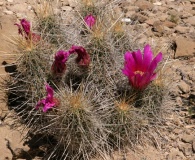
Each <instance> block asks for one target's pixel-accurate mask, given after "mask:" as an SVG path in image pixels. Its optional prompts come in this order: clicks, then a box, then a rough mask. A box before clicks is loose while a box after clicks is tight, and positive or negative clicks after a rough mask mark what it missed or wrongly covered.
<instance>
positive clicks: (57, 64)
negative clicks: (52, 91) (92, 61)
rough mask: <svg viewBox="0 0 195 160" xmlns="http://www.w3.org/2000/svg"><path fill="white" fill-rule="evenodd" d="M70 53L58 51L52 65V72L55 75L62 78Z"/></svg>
mask: <svg viewBox="0 0 195 160" xmlns="http://www.w3.org/2000/svg"><path fill="white" fill-rule="evenodd" d="M69 55H70V53H69V52H65V51H63V50H60V51H58V52H57V53H56V54H55V60H54V62H53V64H52V67H51V70H52V72H53V74H54V75H56V76H62V75H63V74H64V72H65V70H66V64H65V63H66V61H67V60H68V57H69Z"/></svg>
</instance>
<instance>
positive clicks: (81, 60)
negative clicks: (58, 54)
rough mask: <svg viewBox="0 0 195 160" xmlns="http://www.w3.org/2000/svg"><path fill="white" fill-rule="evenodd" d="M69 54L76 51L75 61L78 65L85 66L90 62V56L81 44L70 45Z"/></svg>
mask: <svg viewBox="0 0 195 160" xmlns="http://www.w3.org/2000/svg"><path fill="white" fill-rule="evenodd" d="M69 52H70V54H72V53H77V54H78V57H77V58H76V63H77V64H79V65H80V66H84V67H87V66H89V63H90V56H89V54H88V53H87V51H86V50H85V48H83V47H81V46H74V45H73V46H72V47H71V49H70V50H69Z"/></svg>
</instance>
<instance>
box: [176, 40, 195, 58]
mask: <svg viewBox="0 0 195 160" xmlns="http://www.w3.org/2000/svg"><path fill="white" fill-rule="evenodd" d="M175 43H176V46H177V48H176V53H175V58H179V57H184V56H188V57H193V56H194V53H195V43H194V41H193V40H192V39H187V38H184V37H181V36H179V37H177V39H176V41H175Z"/></svg>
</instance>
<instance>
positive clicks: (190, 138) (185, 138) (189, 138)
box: [181, 134, 195, 143]
mask: <svg viewBox="0 0 195 160" xmlns="http://www.w3.org/2000/svg"><path fill="white" fill-rule="evenodd" d="M194 139H195V136H194V135H188V134H185V135H183V136H182V138H181V140H182V141H183V142H185V143H192V141H193V140H194Z"/></svg>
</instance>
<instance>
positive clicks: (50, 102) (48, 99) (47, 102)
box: [35, 84, 59, 112]
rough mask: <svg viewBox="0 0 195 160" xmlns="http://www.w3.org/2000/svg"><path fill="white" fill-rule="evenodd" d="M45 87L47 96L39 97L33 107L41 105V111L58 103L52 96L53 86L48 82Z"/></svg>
mask: <svg viewBox="0 0 195 160" xmlns="http://www.w3.org/2000/svg"><path fill="white" fill-rule="evenodd" d="M45 88H46V91H47V97H46V98H44V99H41V100H40V101H39V102H38V103H37V105H36V107H35V108H36V109H39V107H40V106H41V105H43V112H47V111H48V110H49V109H51V108H53V107H55V106H58V105H59V101H58V100H57V99H56V98H54V97H53V94H54V93H53V88H51V87H50V86H49V85H48V84H46V85H45Z"/></svg>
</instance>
